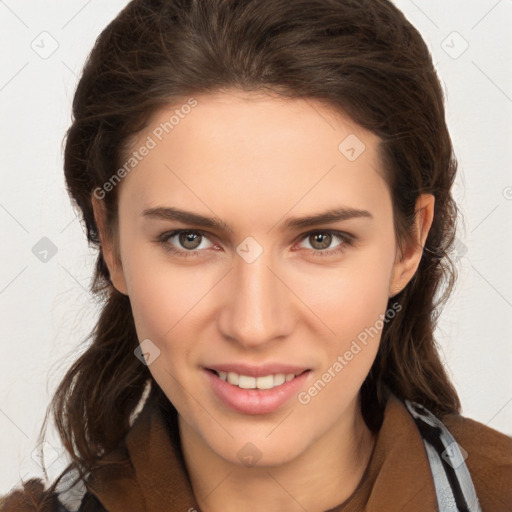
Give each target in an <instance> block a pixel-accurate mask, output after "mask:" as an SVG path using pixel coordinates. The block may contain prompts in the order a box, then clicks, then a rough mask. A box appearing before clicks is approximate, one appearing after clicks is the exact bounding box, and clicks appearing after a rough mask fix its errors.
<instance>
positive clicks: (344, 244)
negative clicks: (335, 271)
mask: <svg viewBox="0 0 512 512" xmlns="http://www.w3.org/2000/svg"><path fill="white" fill-rule="evenodd" d="M181 233H193V234H196V235H200V236H202V237H205V238H208V233H206V232H205V231H200V230H195V229H178V230H175V231H171V232H167V233H162V234H161V235H160V236H159V237H158V239H157V242H159V243H160V244H161V245H162V246H163V248H164V250H165V251H166V252H168V253H170V254H174V255H177V256H179V257H183V258H191V257H192V258H197V257H200V256H199V254H200V253H201V252H204V251H205V249H201V250H191V251H185V250H180V249H176V247H175V246H173V245H171V244H169V239H171V238H173V237H174V236H176V235H179V234H181ZM317 234H322V235H325V234H329V235H332V236H334V237H336V238H339V239H340V240H341V243H340V244H339V245H338V246H337V247H336V248H335V249H323V250H315V249H309V250H311V251H313V257H315V258H326V257H328V256H332V255H334V254H341V253H343V252H344V251H345V250H346V249H347V248H348V247H353V246H354V245H355V244H356V237H354V236H353V235H349V234H348V233H344V232H343V231H335V230H316V231H308V232H307V233H304V234H302V235H301V237H300V239H299V241H300V242H301V241H302V240H304V239H305V238H307V237H309V236H311V235H317Z"/></svg>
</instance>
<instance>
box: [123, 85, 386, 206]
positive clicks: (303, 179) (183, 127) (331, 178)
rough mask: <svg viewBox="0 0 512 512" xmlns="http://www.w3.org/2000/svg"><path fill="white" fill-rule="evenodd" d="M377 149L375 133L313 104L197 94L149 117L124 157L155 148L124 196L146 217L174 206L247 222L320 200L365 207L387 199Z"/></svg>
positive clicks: (263, 97) (133, 174) (257, 96)
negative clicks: (244, 217) (240, 213)
mask: <svg viewBox="0 0 512 512" xmlns="http://www.w3.org/2000/svg"><path fill="white" fill-rule="evenodd" d="M378 143H379V139H378V137H377V136H376V135H375V134H373V133H371V132H369V131H367V130H365V129H363V128H362V127H360V126H359V125H357V124H356V123H354V122H353V121H352V120H351V119H350V118H348V116H345V115H343V114H342V113H341V112H339V111H336V110H335V109H334V108H332V107H330V106H327V105H326V104H324V103H321V102H319V101H316V100H312V99H288V98H282V97H278V96H269V95H264V94H256V93H248V92H236V93H229V94H228V93H217V94H208V95H199V96H194V98H193V101H192V100H191V99H190V98H185V99H184V100H183V102H182V103H174V104H173V105H172V106H171V105H169V106H166V107H164V108H161V109H160V110H158V111H157V112H156V113H155V114H154V115H153V116H152V118H151V120H150V122H149V123H148V126H147V127H146V128H145V129H144V130H143V131H141V132H140V133H139V134H138V136H137V137H136V139H135V140H134V142H133V143H132V145H131V148H130V151H128V154H127V158H129V157H130V154H132V153H133V152H134V151H135V152H137V151H138V150H139V149H141V148H142V147H143V146H147V147H150V149H149V150H147V151H145V152H144V153H145V156H144V157H142V158H140V156H139V158H140V160H139V161H138V163H137V165H136V167H135V168H134V169H133V171H131V172H130V173H129V174H128V175H127V176H126V178H124V179H123V181H122V183H121V185H122V186H121V188H122V189H123V188H125V189H126V192H123V194H124V195H125V197H129V204H130V205H131V207H132V208H134V209H138V210H139V211H142V209H144V208H147V207H154V206H157V205H160V204H169V203H173V204H176V202H178V203H180V205H181V206H185V204H191V202H192V203H194V204H195V205H197V206H199V207H200V208H201V209H202V210H203V211H205V208H204V207H205V206H208V207H209V209H210V210H215V208H214V206H216V207H217V209H218V210H222V209H223V208H225V207H226V205H229V206H233V211H234V212H235V211H236V207H237V206H243V207H244V209H245V210H246V213H247V214H251V213H252V214H255V213H256V212H258V211H259V212H260V213H261V209H262V207H263V208H268V209H270V210H271V209H274V210H279V209H280V210H282V211H283V212H284V211H286V210H288V209H290V208H291V207H293V205H294V204H297V205H298V203H300V206H301V208H304V209H308V208H309V206H311V207H314V206H316V205H317V204H318V202H319V201H324V203H325V204H327V203H332V204H327V206H333V207H335V206H339V205H340V204H343V203H344V202H345V203H346V204H347V205H349V206H350V207H354V208H367V207H368V205H369V203H371V202H373V203H374V204H376V203H378V202H381V201H382V200H383V197H382V196H383V194H384V195H386V191H387V186H386V184H385V182H384V180H383V178H382V175H383V172H381V169H380V165H381V163H380V162H379V159H378V155H377V147H378ZM139 153H140V151H139ZM201 203H203V204H201ZM204 203H207V204H204ZM363 203H365V204H363ZM209 213H211V212H209ZM227 213H229V212H227ZM275 213H276V214H277V211H276V212H275Z"/></svg>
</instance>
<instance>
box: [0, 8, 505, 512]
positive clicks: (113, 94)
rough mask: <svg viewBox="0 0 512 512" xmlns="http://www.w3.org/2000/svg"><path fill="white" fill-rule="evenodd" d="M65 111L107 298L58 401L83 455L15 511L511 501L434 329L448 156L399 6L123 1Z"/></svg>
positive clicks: (447, 223)
mask: <svg viewBox="0 0 512 512" xmlns="http://www.w3.org/2000/svg"><path fill="white" fill-rule="evenodd" d="M73 114H74V121H73V124H72V126H71V128H70V130H69V132H68V135H67V141H66V150H65V176H66V180H67V185H68V189H69V192H70V195H71V197H72V198H73V200H74V201H75V203H76V205H77V206H78V208H79V209H80V213H81V215H82V216H83V219H84V222H85V225H86V227H87V236H88V239H89V241H90V242H92V243H93V244H95V245H96V246H97V247H98V249H99V255H98V260H97V267H96V274H95V281H94V286H93V291H95V292H96V293H98V294H99V295H100V296H101V297H102V298H103V299H104V307H103V310H102V312H101V316H100V318H99V321H98V323H97V325H96V327H95V329H94V331H93V334H92V344H91V346H90V348H89V349H88V350H87V351H86V352H85V353H84V354H83V355H82V356H81V357H80V358H79V359H78V360H77V362H76V363H75V364H74V365H73V367H72V368H71V369H70V370H69V372H68V373H67V375H66V376H65V378H64V380H63V381H62V383H61V385H60V387H59V388H58V390H57V392H56V395H55V398H54V400H53V403H52V409H51V410H52V412H53V414H54V418H55V420H56V424H57V427H58V429H59V432H60V436H61V438H62V441H63V444H64V446H65V448H66V450H67V451H68V452H69V455H70V457H71V463H70V466H69V467H68V468H67V470H66V471H65V472H64V473H63V474H62V475H61V478H60V479H59V480H58V481H56V482H54V483H53V485H52V486H50V487H49V488H48V489H44V488H43V484H42V482H41V481H37V480H31V481H29V482H26V483H25V484H24V486H23V490H22V489H20V490H19V491H17V492H14V493H12V494H11V495H10V496H8V497H6V498H5V499H4V502H3V505H2V508H1V510H2V511H3V512H7V511H14V510H16V511H33V510H43V511H57V510H80V511H82V512H83V511H93V510H94V511H96V510H108V511H112V512H116V511H120V512H121V511H122V512H129V511H137V512H139V511H156V510H183V511H185V510H188V511H193V510H202V511H203V512H217V511H220V510H222V511H231V510H251V511H263V510H264V511H266V512H268V511H271V512H272V511H278V510H279V511H280V510H286V511H295V510H297V511H299V510H308V511H318V512H320V511H325V510H330V511H337V512H341V511H343V512H355V511H363V510H365V511H379V512H382V511H397V510H408V511H411V510H418V511H420V510H421V511H435V510H441V511H443V512H444V511H452V510H454V511H455V510H468V511H478V510H483V511H492V512H496V511H506V510H508V511H509V510H511V507H512V491H511V489H512V486H511V485H510V484H511V482H512V440H511V439H510V438H509V437H507V436H505V435H504V434H501V433H499V432H497V431H495V430H493V429H491V428H489V427H487V426H485V425H483V424H481V423H478V422H475V421H473V420H470V419H467V418H464V417H462V416H460V402H459V398H458V396H457V393H456V391H455V389H454V387H453V385H452V384H451V382H450V380H449V378H448V375H447V373H446V371H445V369H444V367H443V365H442V363H441V361H440V358H439V355H438V352H437V349H436V345H435V340H434V328H435V323H436V320H437V318H438V315H439V312H440V308H441V306H442V304H443V303H444V301H445V300H446V298H447V296H448V294H449V292H450V290H451V288H452V286H453V282H454V276H455V269H454V268H453V264H452V262H451V260H450V256H449V254H450V250H451V247H452V243H453V240H454V236H455V223H456V215H457V209H456V205H455V203H454V201H453V198H452V196H451V192H450V191H451V187H452V184H453V181H454V178H455V173H456V161H455V159H454V156H453V151H452V145H451V141H450V137H449V134H448V131H447V127H446V124H445V119H444V106H443V98H442V91H441V87H440V84H439V81H438V78H437V76H436V73H435V71H434V68H433V65H432V61H431V57H430V55H429V52H428V51H427V48H426V46H425V44H424V42H423V40H422V39H421V37H420V35H419V34H418V32H417V31H416V30H415V29H414V28H413V27H412V26H411V25H410V24H409V22H408V21H407V20H406V19H405V18H404V16H403V15H402V14H401V13H400V11H398V10H397V9H396V8H395V7H394V6H393V5H392V4H391V3H389V2H387V1H385V0H366V1H360V0H358V1H355V0H354V1H341V0H340V1H333V0H308V1H301V0H297V1H294V2H286V1H284V0H283V1H268V0H251V1H245V2H236V1H234V0H222V1H221V0H209V1H192V2H185V1H179V0H161V1H156V0H135V1H132V2H130V3H129V4H128V5H127V7H126V8H125V9H124V10H123V11H122V12H121V13H120V14H119V15H118V17H117V18H116V19H115V20H114V21H113V22H112V23H111V24H110V25H109V26H108V27H107V28H106V29H105V30H104V31H103V33H102V34H101V35H100V37H99V38H98V40H97V42H96V45H95V47H94V49H93V51H92V53H91V55H90V56H89V59H88V61H87V64H86V66H85V68H84V71H83V75H82V78H81V80H80V83H79V85H78V88H77V91H76V94H75V99H74V103H73ZM45 423H46V422H45Z"/></svg>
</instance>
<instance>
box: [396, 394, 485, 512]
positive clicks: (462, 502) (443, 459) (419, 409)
mask: <svg viewBox="0 0 512 512" xmlns="http://www.w3.org/2000/svg"><path fill="white" fill-rule="evenodd" d="M405 406H406V408H407V410H408V411H409V413H410V414H411V416H412V418H413V420H414V422H415V423H416V426H417V427H418V430H419V432H420V434H421V437H422V439H423V444H424V445H425V450H426V452H427V457H428V461H429V464H430V469H431V471H432V477H433V480H434V487H435V489H436V496H437V504H438V507H439V510H440V511H441V512H482V509H481V507H480V503H479V501H478V497H477V495H476V491H475V487H474V485H473V481H472V480H471V475H470V474H469V470H468V467H467V466H466V463H465V462H464V461H465V460H466V457H467V452H466V451H465V450H464V448H463V447H462V446H460V445H458V444H457V442H456V441H455V439H454V438H453V436H452V435H451V433H450V431H449V430H448V429H447V428H446V426H445V425H444V424H443V423H442V422H441V421H440V420H439V418H437V417H436V416H434V415H433V414H432V413H431V412H430V411H429V410H428V409H426V408H425V407H423V406H422V405H420V404H418V403H416V402H410V401H409V400H405Z"/></svg>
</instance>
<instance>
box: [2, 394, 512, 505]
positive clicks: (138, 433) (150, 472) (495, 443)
mask: <svg viewBox="0 0 512 512" xmlns="http://www.w3.org/2000/svg"><path fill="white" fill-rule="evenodd" d="M442 420H443V423H444V424H445V425H446V426H447V427H448V429H449V430H450V432H451V433H452V435H453V437H454V438H455V440H456V441H457V443H458V444H459V445H460V446H462V448H464V450H465V451H466V452H467V454H468V456H467V459H466V464H467V467H468V469H469V472H470V474H471V477H472V480H473V484H474V487H475V489H476V493H477V496H478V498H479V500H480V505H481V507H482V511H483V512H512V438H510V437H508V436H506V435H504V434H502V433H500V432H497V431H496V430H493V429H491V428H489V427H487V426H485V425H483V424H481V423H478V422H476V421H473V420H471V419H467V418H464V417H462V416H459V415H448V416H444V417H443V418H442ZM123 458H125V459H126V460H125V461H124V462H119V463H117V464H115V465H114V466H107V467H105V468H102V469H101V470H98V471H96V472H95V473H94V474H93V475H92V478H91V479H90V480H89V482H88V484H87V489H88V491H89V492H88V494H87V499H84V501H82V508H81V509H80V511H81V512H82V511H83V512H93V511H97V510H103V509H102V507H101V506H100V505H99V504H98V502H99V503H101V505H102V506H103V507H104V509H106V510H107V511H108V512H164V511H165V512H172V511H179V512H187V511H188V512H193V511H194V510H195V511H200V508H199V506H198V504H197V502H196V500H195V498H194V495H193V492H192V489H191V486H190V481H189V479H188V475H187V472H186V470H185V466H184V463H183V459H182V456H181V452H180V450H179V444H177V443H176V441H175V438H173V437H172V436H170V435H169V428H168V426H166V423H165V421H164V419H163V417H162V414H161V412H159V410H158V409H156V408H154V407H149V404H146V406H145V407H144V408H143V410H142V412H141V413H140V415H139V417H138V418H137V420H136V421H135V423H134V425H133V427H132V429H131V430H130V431H129V433H128V435H127V436H126V440H125V447H124V448H123V449H119V450H117V451H116V452H115V453H113V454H111V455H110V456H109V459H110V460H119V461H121V460H122V459H123ZM431 475H432V473H431V470H430V466H429V463H428V459H427V457H426V452H425V449H424V445H423V442H422V439H421V437H420V434H419V432H418V429H417V427H416V425H415V423H414V421H413V419H412V417H411V416H410V414H409V413H408V411H407V409H406V408H405V406H404V404H403V403H402V402H400V401H399V400H398V399H397V398H396V397H394V396H391V397H390V398H389V400H388V403H387V406H386V409H385V412H384V421H383V423H382V426H381V429H380V431H379V434H378V438H377V442H376V445H375V449H374V451H373V454H372V457H371V459H370V462H369V464H368V467H367V469H366V472H365V474H364V476H363V478H362V479H361V482H360V483H359V486H358V487H357V489H356V490H355V491H354V493H353V494H352V496H351V497H350V498H349V499H348V500H347V501H345V502H344V503H342V504H340V505H338V506H337V507H335V508H333V509H331V510H330V511H329V512H363V511H364V512H399V511H403V512H437V511H438V508H437V502H436V494H435V489H434V484H433V480H432V476H431ZM44 496H45V494H44V492H43V487H42V484H41V483H40V482H39V481H36V480H31V481H30V482H28V483H27V484H26V485H25V489H24V491H21V490H20V491H17V492H14V493H12V494H10V495H9V496H7V497H6V498H4V499H3V501H2V502H0V512H34V511H41V512H57V511H58V510H59V511H60V510H64V509H59V508H58V502H57V501H56V496H55V495H53V496H47V497H46V500H43V498H44ZM96 500H98V501H96ZM248 510H249V509H248ZM440 512H443V511H440Z"/></svg>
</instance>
